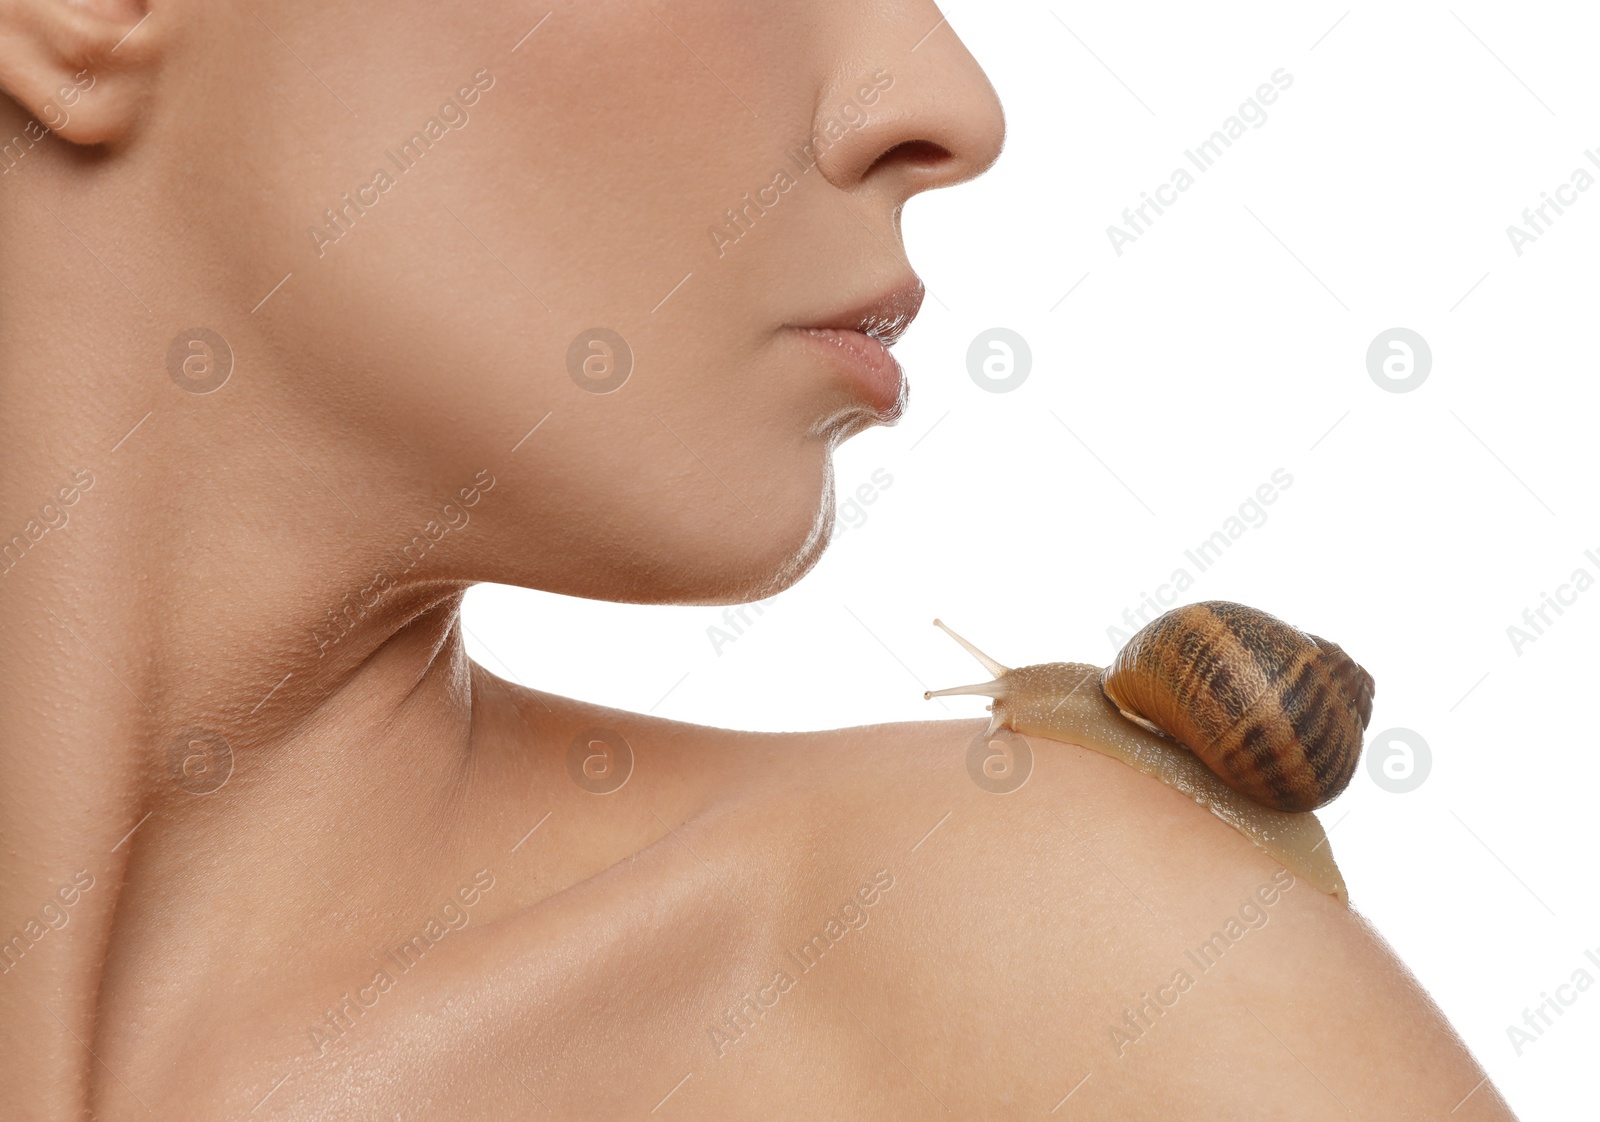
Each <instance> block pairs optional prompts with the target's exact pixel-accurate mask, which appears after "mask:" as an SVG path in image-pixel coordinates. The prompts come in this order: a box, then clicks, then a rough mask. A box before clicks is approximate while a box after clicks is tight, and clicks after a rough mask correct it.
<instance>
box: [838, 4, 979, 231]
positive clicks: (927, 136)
mask: <svg viewBox="0 0 1600 1122" xmlns="http://www.w3.org/2000/svg"><path fill="white" fill-rule="evenodd" d="M862 7H863V8H864V9H870V10H871V11H872V15H871V16H870V17H864V18H863V19H862V23H861V25H860V26H859V30H860V32H861V33H862V34H863V35H865V36H869V37H870V38H871V39H873V40H874V42H871V43H865V44H861V43H853V44H852V46H853V48H854V50H855V51H856V52H857V53H858V54H860V55H862V56H865V57H868V58H871V57H874V56H876V57H879V58H883V59H885V60H886V61H885V63H884V64H883V65H882V66H880V67H878V68H877V69H876V70H875V71H873V72H872V73H871V74H870V75H868V76H866V77H863V76H862V75H861V74H860V73H859V72H856V71H848V72H847V73H848V74H849V75H850V76H849V77H848V78H841V79H840V81H839V83H838V84H837V85H836V87H835V88H833V89H831V90H829V91H828V92H827V93H826V94H825V95H824V97H823V98H822V100H820V101H819V102H818V106H817V114H816V117H815V118H814V120H813V122H812V136H813V138H814V140H816V141H820V143H819V144H818V148H819V154H818V157H817V166H818V169H819V170H820V171H821V172H822V174H823V176H824V177H825V178H826V179H827V180H828V181H829V182H830V183H832V184H833V185H834V186H836V187H838V188H840V189H841V190H845V191H853V190H858V189H860V188H861V187H863V186H867V185H872V186H874V187H877V188H880V189H884V190H886V191H888V192H890V193H891V194H892V195H893V196H895V200H894V201H895V203H896V205H898V204H900V203H903V202H904V201H905V200H906V199H909V198H910V197H911V196H912V195H915V194H917V193H918V192H919V191H930V190H933V189H934V188H937V187H949V186H951V185H953V184H956V183H961V182H963V181H965V180H968V179H971V178H973V177H974V176H976V175H978V174H980V173H981V172H983V171H984V170H985V169H986V168H988V167H989V165H990V164H992V163H994V161H995V159H996V158H997V157H998V156H999V155H1000V148H1001V146H1002V145H1003V144H1004V142H1005V132H1006V127H1005V114H1004V111H1003V110H1002V109H1001V106H1000V99H999V97H998V96H997V95H996V94H995V92H994V87H993V86H991V85H990V84H989V79H988V78H987V77H986V76H985V74H984V72H983V70H982V68H981V67H979V66H978V63H977V60H976V59H974V58H973V57H972V55H971V54H970V53H969V52H968V51H967V48H966V46H965V45H963V44H962V42H961V40H960V39H958V38H957V37H956V34H955V32H954V31H953V30H952V29H951V27H950V25H949V24H948V23H946V22H944V17H943V15H942V14H941V13H940V12H939V10H938V9H937V8H935V7H934V6H933V4H931V3H926V2H923V0H918V2H916V3H908V4H905V5H903V7H904V8H905V9H906V12H905V15H904V17H903V18H900V19H894V20H884V19H883V16H882V9H881V7H880V6H879V5H863V6H862ZM869 25H870V30H869ZM891 36H892V37H895V38H896V39H906V40H907V41H906V42H904V43H899V42H894V43H890V42H887V41H883V42H879V41H878V40H883V39H886V37H891ZM867 97H870V98H871V99H872V100H871V103H870V104H867V103H866V102H865V99H866V98H867ZM851 102H854V104H855V105H857V106H860V107H861V112H862V113H863V114H864V120H861V119H860V118H859V117H858V121H859V122H860V123H858V124H855V125H852V124H851V123H850V122H848V121H844V120H841V119H840V113H841V110H840V106H841V105H846V106H847V105H849V104H850V103H851ZM849 112H850V113H851V114H852V115H854V112H855V111H854V110H849ZM841 129H842V130H843V135H842V136H839V139H838V140H837V141H832V137H831V136H830V132H831V133H832V134H833V135H838V133H839V132H840V130H841ZM823 145H826V147H823Z"/></svg>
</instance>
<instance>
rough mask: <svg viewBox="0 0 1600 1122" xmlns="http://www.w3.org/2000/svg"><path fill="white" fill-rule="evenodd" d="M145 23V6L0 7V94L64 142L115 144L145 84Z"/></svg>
mask: <svg viewBox="0 0 1600 1122" xmlns="http://www.w3.org/2000/svg"><path fill="white" fill-rule="evenodd" d="M149 15H150V13H149V12H147V11H146V10H145V0H0V89H3V90H4V91H5V92H6V93H8V94H10V95H11V97H12V98H13V99H14V100H15V101H16V102H17V103H18V104H19V105H21V106H22V107H23V108H24V109H26V110H27V111H28V112H29V113H31V114H33V116H34V117H36V118H37V119H38V120H39V122H40V123H41V124H43V125H44V126H45V127H46V128H48V129H49V130H50V131H51V132H53V133H55V134H56V135H57V136H59V137H61V138H62V139H63V140H68V141H71V142H72V143H74V144H105V143H108V142H114V141H116V140H118V139H120V138H122V137H123V136H124V135H125V134H126V133H127V132H128V131H129V130H130V128H131V127H132V126H133V124H134V122H135V121H136V120H137V118H138V113H139V106H140V104H141V103H142V102H143V100H144V97H143V95H144V92H145V89H146V88H147V86H148V84H149V82H150V79H151V71H152V62H153V60H154V59H155V57H156V37H155V35H154V34H152V31H153V30H154V29H153V28H152V27H151V26H149V25H145V20H146V19H147V18H148V16H149ZM152 22H154V21H152ZM141 25H144V26H141ZM40 139H42V134H41V137H40Z"/></svg>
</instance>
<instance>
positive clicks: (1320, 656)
mask: <svg viewBox="0 0 1600 1122" xmlns="http://www.w3.org/2000/svg"><path fill="white" fill-rule="evenodd" d="M934 622H935V623H936V624H937V625H938V626H939V627H940V628H942V629H943V630H944V631H945V632H946V633H947V634H949V635H950V637H951V638H953V639H955V640H956V642H958V643H960V644H961V645H962V646H963V647H964V648H966V650H967V651H968V652H969V653H971V654H972V655H973V656H974V657H975V658H977V659H978V661H979V662H981V663H983V665H984V667H985V668H986V669H987V670H988V671H989V672H990V673H992V674H994V675H995V678H994V680H993V681H991V682H985V683H981V684H978V685H972V686H957V687H954V688H952V689H946V690H934V691H930V692H929V693H928V694H927V695H926V696H928V697H942V696H947V695H953V694H980V695H983V696H986V697H991V698H993V699H994V703H993V705H991V707H990V708H991V710H992V712H993V716H992V718H991V719H990V722H989V728H988V731H987V733H986V734H985V735H990V734H993V733H994V731H995V730H996V729H999V728H1009V729H1011V730H1012V731H1014V732H1018V733H1021V734H1022V735H1024V736H1039V737H1044V738H1047V739H1050V740H1059V741H1063V742H1066V743H1070V744H1081V745H1083V746H1084V747H1086V748H1091V749H1093V750H1095V751H1097V752H1101V753H1103V754H1105V755H1108V756H1113V757H1115V758H1117V759H1120V760H1122V761H1124V762H1125V763H1127V764H1129V765H1131V766H1132V767H1134V768H1137V769H1138V770H1139V771H1142V772H1144V773H1145V774H1147V775H1151V776H1154V777H1155V778H1157V779H1160V780H1161V781H1162V782H1164V783H1166V784H1167V785H1168V786H1170V787H1173V788H1175V789H1176V790H1178V791H1181V792H1182V793H1183V794H1185V795H1188V796H1189V797H1190V798H1192V799H1194V800H1195V801H1196V802H1198V803H1200V804H1201V805H1203V806H1206V807H1209V808H1210V809H1211V811H1212V812H1213V813H1214V814H1216V815H1217V817H1219V818H1221V819H1222V820H1223V821H1225V822H1227V823H1228V824H1229V825H1230V826H1233V827H1234V828H1235V829H1237V830H1238V831H1239V832H1240V833H1242V834H1244V835H1245V836H1246V837H1247V838H1249V839H1250V840H1251V841H1253V842H1255V843H1256V844H1257V845H1259V846H1260V847H1261V848H1262V849H1264V850H1266V851H1267V853H1269V854H1270V855H1271V856H1273V857H1274V858H1275V859H1277V860H1278V861H1279V862H1281V863H1282V864H1283V865H1285V866H1286V867H1287V868H1289V870H1290V871H1291V872H1294V873H1295V874H1296V875H1299V876H1303V877H1305V878H1306V879H1307V880H1309V881H1311V882H1312V883H1313V884H1315V885H1316V886H1317V887H1319V888H1321V889H1322V890H1323V891H1325V892H1328V893H1330V894H1332V895H1334V896H1335V897H1337V898H1338V899H1339V900H1340V901H1341V902H1345V903H1348V894H1347V893H1346V891H1345V886H1344V879H1343V877H1342V876H1341V875H1340V873H1339V869H1338V866H1337V865H1335V864H1334V861H1333V855H1332V852H1331V851H1330V849H1329V847H1328V845H1327V836H1326V834H1325V833H1324V832H1323V829H1322V824H1321V823H1320V822H1319V821H1318V820H1317V818H1316V816H1315V815H1314V814H1311V813H1310V811H1311V810H1312V809H1314V808H1315V807H1319V806H1322V805H1324V804H1325V803H1327V802H1329V801H1330V800H1331V799H1333V798H1335V797H1336V796H1337V795H1338V794H1339V793H1340V792H1341V791H1343V790H1344V788H1345V786H1346V785H1348V783H1349V782H1350V777H1351V776H1352V775H1353V774H1354V772H1355V767H1356V763H1357V761H1358V759H1359V757H1360V752H1361V743H1362V738H1363V736H1364V734H1365V730H1366V725H1367V722H1368V721H1369V720H1370V719H1371V716H1372V696H1373V691H1374V686H1373V681H1372V676H1371V675H1370V674H1368V673H1367V672H1366V671H1365V670H1363V669H1362V668H1361V667H1360V666H1359V665H1358V664H1357V663H1356V662H1355V661H1354V660H1353V659H1351V658H1350V657H1349V656H1348V655H1347V654H1345V653H1344V651H1343V650H1341V649H1340V648H1339V647H1338V646H1337V645H1336V644H1334V643H1331V642H1328V641H1327V640H1325V639H1319V638H1317V637H1315V636H1312V635H1308V634H1306V633H1305V632H1302V631H1299V630H1297V629H1295V628H1293V627H1291V626H1289V625H1288V624H1286V623H1284V622H1283V621H1281V620H1279V619H1276V618H1274V617H1273V616H1270V615H1268V614H1267V613H1266V612H1262V611H1259V610H1258V609H1255V608H1249V607H1246V606H1244V605H1242V604H1231V603H1227V602H1224V601H1210V602H1207V603H1201V604H1191V605H1188V606H1186V607H1183V608H1178V609H1175V610H1173V611H1171V612H1168V613H1166V614H1165V615H1162V616H1160V617H1158V618H1156V619H1155V620H1153V621H1152V622H1151V623H1150V624H1149V625H1147V626H1146V627H1145V628H1144V629H1143V630H1141V631H1140V632H1139V633H1138V634H1136V635H1135V636H1134V637H1133V638H1132V639H1130V640H1129V641H1128V644H1127V645H1126V646H1125V647H1124V648H1123V649H1122V651H1121V652H1119V653H1118V655H1117V657H1116V659H1114V660H1113V661H1112V663H1111V665H1110V666H1108V667H1104V668H1101V667H1098V666H1091V665H1089V664H1087V663H1079V662H1052V663H1044V664H1041V665H1036V666H1022V667H1017V668H1014V669H1013V668H1011V667H1007V666H1003V665H1001V664H1000V663H998V662H996V661H995V660H994V659H991V658H989V656H987V655H985V654H983V653H982V652H981V651H979V650H978V649H977V648H976V647H974V646H973V645H972V644H971V643H968V642H967V641H966V640H965V639H963V638H961V637H960V636H959V635H957V634H955V632H953V631H951V630H950V629H949V628H947V627H945V626H944V624H942V623H939V621H937V620H935V621H934Z"/></svg>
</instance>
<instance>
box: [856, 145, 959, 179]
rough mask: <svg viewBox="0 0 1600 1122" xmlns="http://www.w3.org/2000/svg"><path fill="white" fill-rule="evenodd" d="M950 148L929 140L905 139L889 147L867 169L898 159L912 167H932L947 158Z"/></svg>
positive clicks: (874, 168) (948, 157)
mask: <svg viewBox="0 0 1600 1122" xmlns="http://www.w3.org/2000/svg"><path fill="white" fill-rule="evenodd" d="M950 158H951V157H950V150H949V149H948V148H945V147H943V146H942V145H939V144H935V143H934V142H933V141H931V140H906V141H902V142H901V143H899V144H896V145H895V146H894V147H893V148H889V149H887V150H886V151H884V153H883V154H882V155H880V156H879V157H878V158H877V159H876V160H874V161H873V162H872V167H871V168H869V169H868V171H869V172H870V171H873V170H876V169H877V168H878V167H879V166H880V165H882V164H885V163H889V162H893V161H899V162H902V163H907V164H910V165H911V166H913V167H919V168H933V167H938V166H939V165H940V164H942V163H945V162H946V161H947V160H949V159H950Z"/></svg>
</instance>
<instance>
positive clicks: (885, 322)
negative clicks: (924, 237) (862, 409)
mask: <svg viewBox="0 0 1600 1122" xmlns="http://www.w3.org/2000/svg"><path fill="white" fill-rule="evenodd" d="M924 294H925V289H924V288H923V286H922V282H921V281H920V280H918V279H917V278H916V277H914V276H913V277H909V278H907V279H905V280H903V281H902V282H901V283H900V284H898V285H896V286H895V287H894V288H892V289H890V290H888V291H887V292H883V293H881V294H880V295H878V296H877V297H876V298H874V299H869V300H866V301H863V302H861V303H858V304H855V305H854V306H852V307H849V308H846V309H844V310H842V311H838V312H835V313H833V314H832V315H826V316H819V317H818V318H817V319H815V320H813V321H812V322H811V323H810V324H805V325H793V326H794V330H796V331H798V332H799V333H800V334H801V335H804V336H805V337H806V338H808V339H812V340H814V341H815V344H816V345H817V346H820V347H823V348H825V353H826V354H827V355H828V357H829V359H830V360H831V361H832V363H833V365H834V368H835V369H836V370H840V371H842V372H844V373H845V374H846V375H847V376H848V377H849V379H850V382H851V384H852V385H853V386H854V387H855V389H856V390H857V391H858V392H859V394H860V395H861V396H862V397H863V398H864V399H865V400H866V403H867V404H868V405H869V406H870V407H871V409H872V411H873V413H874V414H876V415H877V418H878V420H879V421H881V422H882V423H884V424H893V423H894V422H895V421H897V420H899V419H900V414H901V413H902V412H904V411H905V407H906V376H905V371H903V370H902V369H901V368H900V363H899V362H898V361H896V360H895V357H894V355H892V354H890V353H889V348H890V347H891V346H893V345H894V343H895V342H896V341H897V340H898V339H899V338H900V336H901V335H903V334H905V330H906V328H908V327H910V326H911V321H912V320H914V319H915V318H916V316H917V312H918V311H919V310H921V308H922V297H923V295H924Z"/></svg>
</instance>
